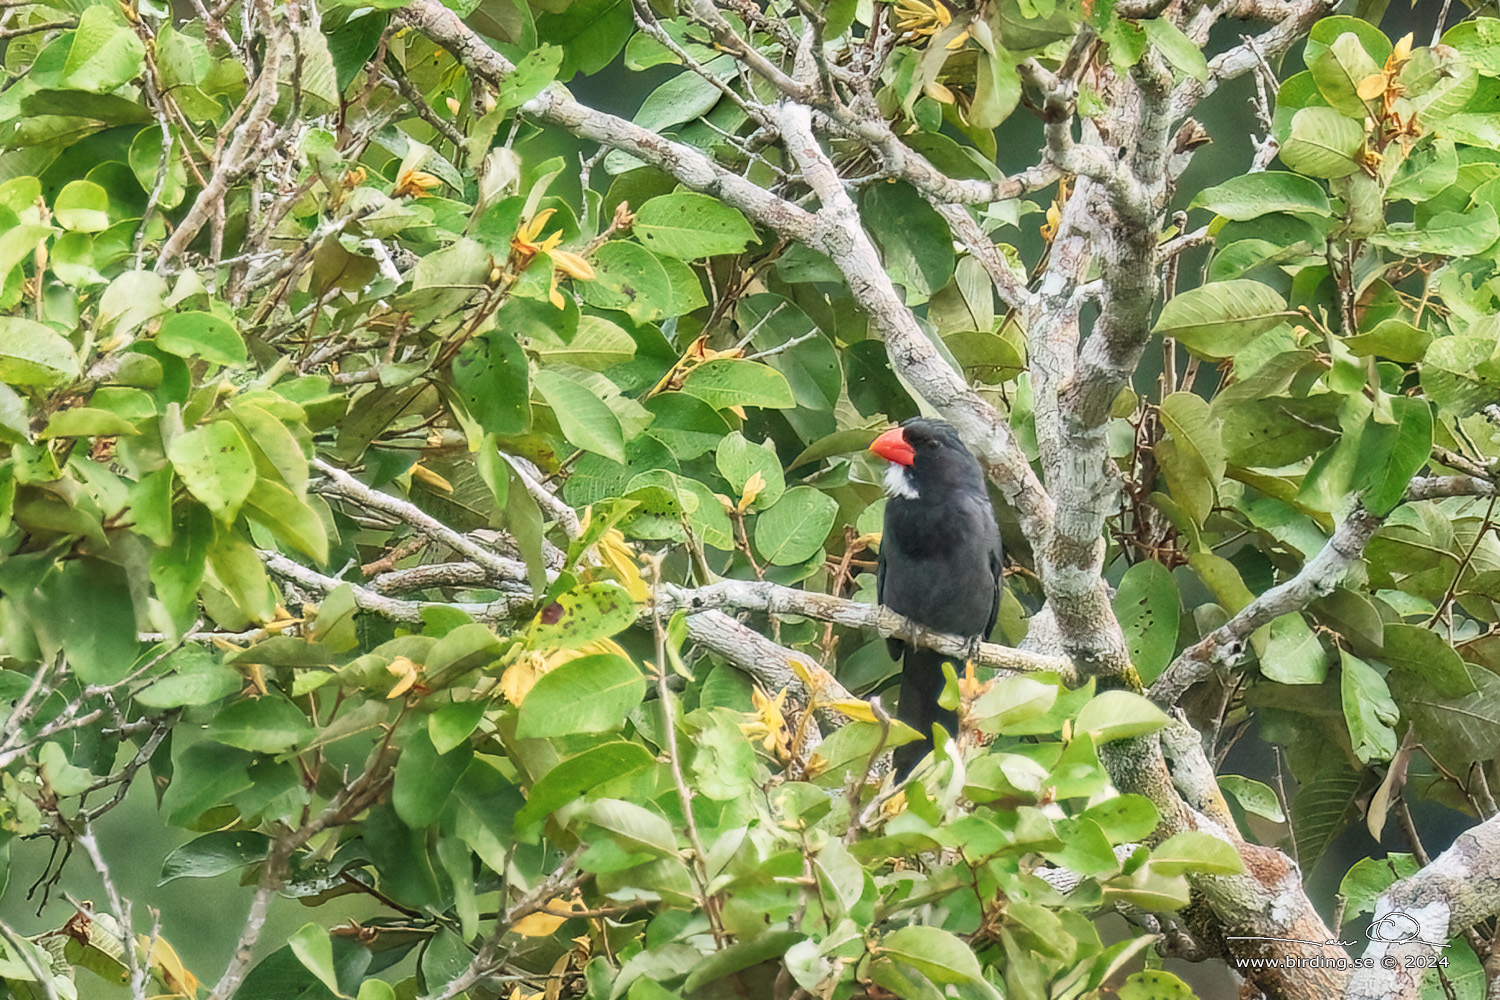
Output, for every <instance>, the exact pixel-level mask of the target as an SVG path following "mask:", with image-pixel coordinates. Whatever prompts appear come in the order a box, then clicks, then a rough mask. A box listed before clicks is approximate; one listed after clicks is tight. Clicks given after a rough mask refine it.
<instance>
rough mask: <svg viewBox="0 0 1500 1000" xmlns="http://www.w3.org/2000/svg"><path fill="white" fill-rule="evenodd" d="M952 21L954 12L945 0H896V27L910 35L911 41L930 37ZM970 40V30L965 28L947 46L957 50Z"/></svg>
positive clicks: (904, 33)
mask: <svg viewBox="0 0 1500 1000" xmlns="http://www.w3.org/2000/svg"><path fill="white" fill-rule="evenodd" d="M952 23H953V13H952V12H951V11H950V10H949V9H948V6H947V4H945V3H943V0H933V2H932V3H931V4H928V3H924V2H923V0H896V27H897V29H899V30H900V31H901V32H902V34H903V35H907V36H909V40H910V41H916V40H917V39H921V38H928V39H930V38H932V37H933V36H935V35H937V34H939V33H941V32H942V31H943V29H944V28H947V27H948V26H949V25H950V24H952ZM968 40H969V32H968V30H967V29H965V30H964V31H961V32H959V34H958V37H956V38H954V39H952V40H951V41H949V42H948V46H947V47H948V48H949V49H951V50H955V51H956V50H958V49H961V48H963V47H964V43H965V42H967V41H968Z"/></svg>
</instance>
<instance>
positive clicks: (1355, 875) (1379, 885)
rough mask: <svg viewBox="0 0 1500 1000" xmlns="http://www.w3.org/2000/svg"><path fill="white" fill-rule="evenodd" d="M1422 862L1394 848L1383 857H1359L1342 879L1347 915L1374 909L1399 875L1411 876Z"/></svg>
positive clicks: (1372, 911)
mask: <svg viewBox="0 0 1500 1000" xmlns="http://www.w3.org/2000/svg"><path fill="white" fill-rule="evenodd" d="M1421 868H1422V866H1421V865H1420V864H1418V863H1417V859H1416V858H1414V857H1413V856H1412V855H1410V854H1403V853H1400V852H1397V851H1391V852H1389V853H1387V854H1386V856H1385V857H1383V858H1360V859H1359V860H1358V861H1356V862H1355V863H1354V864H1353V865H1352V866H1351V867H1350V868H1349V871H1348V872H1346V873H1345V874H1344V877H1343V879H1342V881H1340V882H1339V895H1340V896H1342V897H1343V898H1344V900H1345V901H1346V906H1345V908H1344V919H1346V920H1348V919H1351V918H1353V917H1357V916H1359V915H1360V914H1362V913H1374V912H1375V902H1376V900H1378V899H1379V898H1380V896H1381V894H1382V893H1384V892H1385V891H1386V890H1387V889H1389V888H1390V887H1391V886H1393V885H1395V884H1396V882H1397V880H1399V879H1407V878H1411V877H1412V876H1413V875H1415V874H1416V873H1417V872H1418V871H1420V870H1421Z"/></svg>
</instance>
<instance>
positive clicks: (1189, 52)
mask: <svg viewBox="0 0 1500 1000" xmlns="http://www.w3.org/2000/svg"><path fill="white" fill-rule="evenodd" d="M1140 24H1141V27H1142V28H1144V29H1145V30H1146V37H1147V38H1148V39H1150V41H1151V46H1152V48H1154V49H1156V51H1158V52H1160V53H1161V54H1162V56H1163V57H1164V58H1165V59H1166V60H1167V62H1169V63H1171V64H1172V66H1173V68H1174V69H1176V70H1177V71H1178V72H1179V73H1181V74H1182V75H1183V76H1189V77H1192V78H1193V79H1194V80H1203V79H1206V78H1207V77H1208V62H1207V60H1205V59H1204V58H1203V49H1202V47H1201V46H1199V45H1198V44H1197V43H1196V42H1194V41H1193V40H1192V39H1191V38H1189V37H1188V36H1187V35H1185V34H1183V33H1182V29H1181V28H1179V27H1177V25H1176V24H1175V23H1173V21H1172V19H1171V18H1168V17H1151V18H1147V19H1145V20H1144V21H1141V22H1140Z"/></svg>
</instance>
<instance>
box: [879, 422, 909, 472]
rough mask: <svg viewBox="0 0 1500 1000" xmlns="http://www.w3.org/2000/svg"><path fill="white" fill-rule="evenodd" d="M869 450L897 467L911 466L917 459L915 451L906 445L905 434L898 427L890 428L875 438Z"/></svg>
mask: <svg viewBox="0 0 1500 1000" xmlns="http://www.w3.org/2000/svg"><path fill="white" fill-rule="evenodd" d="M870 450H871V451H873V452H874V453H875V454H877V455H879V456H880V457H881V458H883V459H885V460H886V461H887V462H895V463H896V464H897V465H911V463H912V462H913V461H914V460H915V459H916V457H917V452H916V450H915V449H914V448H912V446H911V445H909V444H907V443H906V432H905V431H903V430H902V429H901V428H899V427H892V428H891V429H890V430H888V431H886V432H885V433H884V434H882V435H880V437H878V438H876V439H875V440H874V441H873V442H872V443H871V444H870Z"/></svg>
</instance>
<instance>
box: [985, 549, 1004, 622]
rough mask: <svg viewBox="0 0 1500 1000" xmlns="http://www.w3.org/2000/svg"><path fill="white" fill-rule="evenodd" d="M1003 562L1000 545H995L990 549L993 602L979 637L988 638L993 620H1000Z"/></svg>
mask: <svg viewBox="0 0 1500 1000" xmlns="http://www.w3.org/2000/svg"><path fill="white" fill-rule="evenodd" d="M1004 564H1005V557H1004V556H1002V555H1001V554H1000V547H999V546H998V545H997V546H996V547H995V548H993V549H991V550H990V573H991V574H992V575H993V576H994V579H995V603H994V604H993V605H992V606H991V608H990V623H989V624H988V625H986V626H985V627H984V635H982V636H980V638H981V639H988V638H989V637H990V633H991V632H993V631H995V622H997V621H999V620H1000V578H1001V573H1002V571H1003V569H1004Z"/></svg>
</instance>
